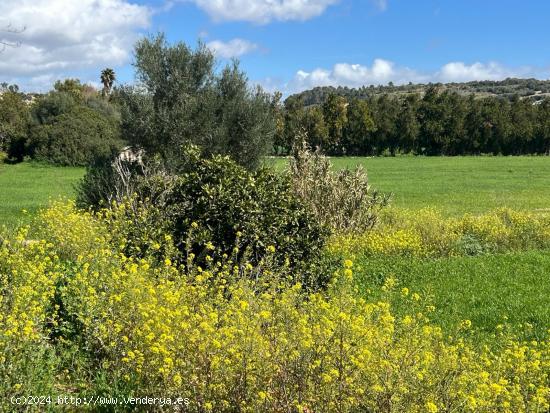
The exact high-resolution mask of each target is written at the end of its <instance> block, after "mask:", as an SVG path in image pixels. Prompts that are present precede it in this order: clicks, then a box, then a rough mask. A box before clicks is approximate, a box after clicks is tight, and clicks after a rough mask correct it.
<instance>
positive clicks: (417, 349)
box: [0, 204, 550, 412]
mask: <svg viewBox="0 0 550 413" xmlns="http://www.w3.org/2000/svg"><path fill="white" fill-rule="evenodd" d="M42 220H43V223H42V227H43V228H44V229H46V231H44V233H43V238H44V240H40V241H36V242H34V243H30V244H29V243H24V242H23V241H24V239H25V237H26V235H24V234H21V235H20V236H19V238H18V239H14V240H10V241H9V242H8V243H7V244H6V242H4V244H5V245H3V246H2V249H1V250H0V251H1V252H0V273H1V274H2V277H3V278H2V282H3V284H2V286H3V290H2V302H1V304H2V306H3V307H2V309H3V312H2V315H3V317H4V318H2V321H1V323H0V343H1V344H0V345H2V352H1V353H0V354H2V357H4V358H6V359H7V357H10V359H11V360H13V359H15V358H19V359H21V360H23V361H22V362H27V363H28V362H29V360H30V358H31V357H35V354H37V353H26V352H25V351H24V350H23V349H24V348H25V346H26V345H28V344H29V343H30V344H31V345H32V346H36V347H37V348H39V349H40V348H48V346H55V345H56V344H55V341H51V342H50V343H48V339H47V337H48V336H49V333H50V332H51V331H52V330H53V329H54V324H55V322H58V323H66V324H73V325H74V326H75V327H78V328H75V329H73V330H72V331H76V332H77V338H74V337H69V336H67V337H64V339H66V340H74V341H75V345H77V346H79V348H80V351H81V352H83V353H86V354H87V355H88V356H89V359H91V360H93V362H92V364H91V366H90V368H92V369H96V370H98V371H102V374H103V375H104V376H106V377H107V379H108V382H111V383H120V382H122V383H125V386H126V389H128V392H131V393H132V394H133V395H138V396H139V395H152V394H160V395H163V396H173V397H176V396H182V397H188V398H189V399H190V400H191V404H190V406H189V408H188V411H196V412H205V411H216V412H224V411H227V412H230V411H243V412H258V411H266V412H282V411H298V412H305V411H309V412H320V411H322V412H355V411H377V412H378V411H380V412H403V411H407V412H427V411H428V412H440V411H441V412H443V411H457V412H496V411H499V412H536V411H541V412H542V411H547V410H548V409H550V404H549V403H550V385H549V382H550V380H549V373H550V343H548V342H538V341H537V342H534V341H533V342H528V343H523V342H518V341H517V340H515V339H514V338H513V337H511V336H509V335H508V334H507V333H505V330H503V332H502V333H499V334H500V335H499V345H498V346H496V348H477V347H476V346H474V345H473V344H472V343H470V342H469V339H468V330H469V329H470V328H471V327H472V326H471V322H469V321H468V320H464V322H463V323H462V324H461V325H460V326H458V327H457V329H456V330H453V331H443V330H442V329H441V328H440V327H438V326H436V325H434V324H432V323H431V322H430V313H431V312H432V311H433V308H432V307H431V306H429V305H428V303H427V302H425V301H424V300H423V298H422V297H421V296H420V295H419V294H418V293H416V292H415V291H410V290H409V289H407V288H400V287H399V286H398V283H396V282H395V280H392V279H388V280H386V283H385V285H384V290H386V291H387V292H388V294H390V293H391V294H397V295H399V296H400V300H402V301H403V303H404V305H406V306H407V307H408V308H409V310H410V311H408V312H407V314H404V315H399V316H396V315H394V313H393V312H392V308H391V305H390V304H389V301H388V300H386V299H383V300H381V301H379V300H375V299H372V298H369V296H368V295H367V296H365V294H364V293H363V292H361V291H358V289H357V286H356V283H355V282H354V279H353V278H354V263H353V261H352V260H345V261H344V262H343V265H342V266H341V268H339V269H338V270H337V271H336V273H335V274H333V277H332V280H331V282H330V284H329V286H328V287H327V289H326V290H323V291H317V292H309V291H308V290H305V289H304V287H303V286H302V285H301V284H299V283H296V282H295V281H293V280H295V279H296V277H288V276H287V275H288V274H285V271H286V270H284V269H280V268H278V267H277V266H276V265H273V263H274V262H275V261H273V260H272V261H271V264H270V257H269V254H274V252H275V251H274V249H276V247H275V246H269V247H268V248H266V250H267V251H268V255H266V257H265V259H264V261H263V263H262V265H261V266H254V265H251V264H250V263H246V262H238V261H235V260H233V259H232V257H228V256H226V257H223V256H219V257H218V256H216V255H215V254H214V250H211V251H212V255H207V257H209V258H206V257H205V262H207V265H204V266H199V265H197V264H195V263H194V262H193V260H194V257H192V256H191V257H188V261H187V262H185V263H178V262H175V261H174V260H172V258H171V257H170V256H165V258H164V259H160V260H159V259H158V256H150V255H147V254H145V255H143V256H142V257H139V258H136V257H132V256H129V255H127V254H125V253H124V249H125V248H124V245H123V244H124V243H123V242H120V241H121V240H120V238H118V235H117V234H115V233H114V232H113V231H112V229H111V228H109V227H108V226H107V225H106V224H105V223H106V222H108V221H105V220H104V217H102V216H101V215H94V214H82V213H80V212H78V211H76V210H75V209H74V206H73V205H72V204H56V205H54V206H53V207H52V208H51V209H49V210H47V211H45V212H44V213H43V214H42ZM115 241H116V242H115ZM160 242H164V243H167V244H169V243H170V242H171V239H170V238H167V239H166V240H164V241H162V240H161V241H160ZM14 245H16V247H14ZM163 250H164V246H160V248H159V249H158V250H157V251H163ZM281 272H282V274H281ZM251 274H253V276H251ZM30 286H32V288H30ZM6 291H7V292H6ZM56 300H60V302H61V303H62V304H63V311H62V312H61V311H60V310H59V309H56V308H55V307H52V306H51V305H52V303H54V302H56ZM29 309H31V311H29ZM23 314H26V315H25V316H24V315H23ZM56 320H57V321H56ZM61 331H63V330H61ZM2 374H3V377H2V378H9V380H11V381H9V382H7V383H8V384H6V385H4V384H2V385H0V386H3V387H2V391H3V392H4V394H9V392H10V391H14V390H13V389H14V388H15V384H19V387H18V389H20V391H23V392H24V391H29V390H30V388H29V387H28V386H30V384H28V382H26V381H25V380H22V378H21V377H18V376H14V375H15V374H16V373H14V371H13V370H11V371H7V372H6V371H5V370H3V371H2ZM10 374H11V376H10ZM51 377H53V378H54V379H55V377H56V375H55V374H54V375H52V376H51ZM14 380H20V382H18V383H14V382H13V381H14ZM3 382H4V381H3ZM12 383H13V384H12ZM88 386H89V389H88V390H89V391H90V390H92V391H93V389H94V383H93V382H89V383H88Z"/></svg>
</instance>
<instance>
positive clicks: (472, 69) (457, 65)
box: [438, 62, 529, 82]
mask: <svg viewBox="0 0 550 413" xmlns="http://www.w3.org/2000/svg"><path fill="white" fill-rule="evenodd" d="M522 72H526V73H528V72H529V68H526V69H525V68H524V69H509V68H506V67H504V66H502V65H500V64H498V63H495V62H490V63H487V64H483V63H479V62H476V63H474V64H472V65H467V64H465V63H464V62H451V63H447V64H446V65H444V66H443V67H442V68H441V70H440V71H439V73H438V76H439V78H441V79H442V81H446V82H467V81H470V80H500V79H505V78H507V77H514V76H521V73H522Z"/></svg>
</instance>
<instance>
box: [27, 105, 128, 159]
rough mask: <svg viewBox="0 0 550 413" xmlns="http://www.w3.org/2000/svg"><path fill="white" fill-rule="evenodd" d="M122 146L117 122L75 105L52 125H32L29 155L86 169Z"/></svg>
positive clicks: (52, 122)
mask: <svg viewBox="0 0 550 413" xmlns="http://www.w3.org/2000/svg"><path fill="white" fill-rule="evenodd" d="M121 146H122V144H121V142H120V139H119V129H118V125H117V124H116V123H115V122H114V121H112V120H110V119H109V118H107V117H105V116H102V115H101V114H99V113H98V112H96V111H94V110H92V109H90V108H87V107H85V106H75V107H74V108H73V109H72V110H70V111H69V112H67V113H63V114H61V115H59V116H56V117H55V118H54V119H52V120H51V123H46V124H39V125H35V126H33V127H32V128H31V136H30V138H29V141H28V142H27V152H28V154H30V155H31V156H32V157H33V158H35V159H37V160H42V161H46V162H51V163H54V164H58V165H73V166H76V165H81V166H84V165H87V164H88V163H90V162H91V161H92V160H94V159H95V158H98V157H106V156H109V155H111V154H112V153H113V151H115V150H116V149H118V148H120V147H121Z"/></svg>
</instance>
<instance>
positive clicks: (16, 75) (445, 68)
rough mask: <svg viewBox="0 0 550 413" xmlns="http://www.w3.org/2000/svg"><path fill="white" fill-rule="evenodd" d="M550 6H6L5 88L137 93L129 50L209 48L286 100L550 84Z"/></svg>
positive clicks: (2, 6)
mask: <svg viewBox="0 0 550 413" xmlns="http://www.w3.org/2000/svg"><path fill="white" fill-rule="evenodd" d="M549 17H550V1H548V0H523V1H520V0H414V1H413V0H78V1H75V0H0V42H2V43H6V44H7V45H5V46H4V47H2V48H0V82H4V81H5V82H8V83H17V84H18V85H19V86H20V87H21V88H22V89H23V90H25V91H46V90H49V89H50V88H51V87H52V85H53V83H54V82H55V81H56V80H58V79H64V78H79V79H81V81H82V82H84V83H90V84H92V85H95V86H98V85H99V73H100V71H101V70H102V69H103V68H105V67H112V68H113V69H114V70H115V72H116V73H117V77H118V83H119V84H120V83H133V82H134V81H135V79H134V70H133V67H132V60H133V45H134V43H135V42H136V41H137V40H138V39H139V38H141V37H142V36H148V35H154V34H155V33H158V32H164V33H165V34H166V36H167V38H168V40H169V41H170V42H178V41H184V42H186V43H187V44H189V45H192V46H195V45H196V44H197V42H198V41H199V40H200V41H202V42H204V43H205V44H206V45H207V46H208V47H209V48H210V49H211V50H212V51H213V52H214V54H215V55H216V57H217V58H218V61H219V63H218V65H219V67H223V65H224V64H225V63H227V62H229V61H230V59H232V58H238V59H239V60H240V62H241V68H242V69H243V70H244V71H245V72H246V73H247V75H248V78H249V80H250V81H251V83H254V84H260V85H261V86H263V87H264V88H265V89H267V90H269V91H275V90H279V91H281V92H283V94H284V95H289V94H291V93H295V92H299V91H302V90H305V89H309V88H312V87H315V86H327V85H333V86H338V85H342V86H349V87H360V86H363V85H371V84H375V85H377V84H387V83H388V82H390V81H391V82H393V83H394V84H403V83H408V82H413V83H418V82H422V83H427V82H462V81H470V80H500V79H505V78H507V77H535V78H538V79H548V78H550V25H549V24H548V18H549Z"/></svg>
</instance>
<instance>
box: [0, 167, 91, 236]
mask: <svg viewBox="0 0 550 413" xmlns="http://www.w3.org/2000/svg"><path fill="white" fill-rule="evenodd" d="M83 175H84V168H71V167H55V166H51V165H47V164H40V163H35V162H24V163H19V164H15V165H8V164H2V163H0V191H1V195H0V226H2V225H6V226H8V227H14V226H15V225H16V224H17V223H18V222H28V220H29V217H30V216H32V215H35V214H36V212H37V211H38V209H39V208H43V207H45V206H47V205H48V202H49V200H50V199H51V198H52V199H57V198H59V197H72V196H74V185H76V183H77V182H78V180H79V179H81V178H82V176H83ZM23 210H25V211H27V214H24V213H23V212H22V211H23Z"/></svg>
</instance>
